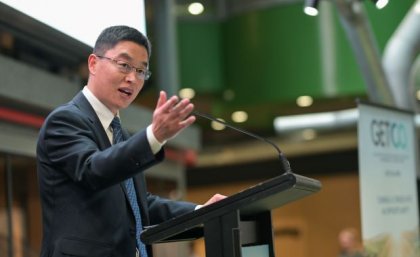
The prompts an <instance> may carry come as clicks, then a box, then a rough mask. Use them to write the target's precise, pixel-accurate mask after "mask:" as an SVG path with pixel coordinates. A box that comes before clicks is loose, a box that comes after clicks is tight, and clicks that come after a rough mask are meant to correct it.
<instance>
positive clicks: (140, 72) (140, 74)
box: [96, 55, 152, 80]
mask: <svg viewBox="0 0 420 257" xmlns="http://www.w3.org/2000/svg"><path fill="white" fill-rule="evenodd" d="M96 57H98V58H100V59H106V60H109V61H111V62H113V63H114V64H115V65H116V66H117V68H118V69H119V70H120V71H121V72H122V73H124V74H129V73H130V72H132V71H134V72H135V73H136V76H137V78H138V79H141V80H148V79H149V78H150V76H151V75H152V72H150V71H149V70H147V69H141V68H136V67H134V66H132V65H130V64H128V63H126V62H124V61H121V60H116V59H113V58H109V57H106V56H101V55H96Z"/></svg>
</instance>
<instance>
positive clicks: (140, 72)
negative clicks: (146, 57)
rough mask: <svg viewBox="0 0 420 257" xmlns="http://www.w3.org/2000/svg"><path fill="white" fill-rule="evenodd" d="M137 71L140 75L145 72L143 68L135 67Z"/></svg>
mask: <svg viewBox="0 0 420 257" xmlns="http://www.w3.org/2000/svg"><path fill="white" fill-rule="evenodd" d="M137 73H138V74H141V75H144V74H145V73H146V72H145V71H144V70H141V69H137Z"/></svg>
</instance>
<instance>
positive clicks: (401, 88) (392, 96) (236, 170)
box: [0, 0, 420, 257]
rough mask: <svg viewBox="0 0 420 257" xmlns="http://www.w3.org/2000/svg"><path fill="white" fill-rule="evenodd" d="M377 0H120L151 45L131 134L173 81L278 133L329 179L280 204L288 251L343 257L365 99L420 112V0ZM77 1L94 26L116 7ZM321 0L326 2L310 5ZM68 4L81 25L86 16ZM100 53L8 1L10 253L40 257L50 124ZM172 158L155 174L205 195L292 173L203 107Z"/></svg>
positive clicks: (229, 118) (2, 136)
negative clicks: (45, 129)
mask: <svg viewBox="0 0 420 257" xmlns="http://www.w3.org/2000/svg"><path fill="white" fill-rule="evenodd" d="M16 2H19V1H16ZM376 2H378V1H370V0H369V1H368V0H365V1H359V0H320V1H308V0H307V1H302V0H201V1H199V2H195V1H189V0H173V1H171V0H145V1H144V2H142V1H133V5H131V4H130V3H125V2H124V3H120V4H118V3H116V2H111V1H109V2H104V3H101V5H102V4H103V5H108V6H111V7H112V5H119V7H122V10H123V11H115V12H121V13H123V14H124V12H125V11H124V10H131V9H133V6H135V7H136V8H137V6H138V5H139V3H141V7H142V10H140V9H139V12H138V19H139V21H140V20H143V21H144V24H145V27H144V29H145V31H146V32H147V35H148V37H149V39H150V41H151V43H152V55H151V66H150V69H151V71H152V74H153V75H152V77H151V79H150V80H149V81H147V83H146V86H145V88H144V89H143V91H142V92H141V93H140V95H139V96H138V97H137V99H136V100H135V103H134V105H133V106H132V107H130V108H128V109H127V110H126V111H125V112H123V113H122V118H123V122H124V124H125V125H126V126H127V128H128V129H130V130H131V131H132V132H134V131H137V130H138V129H140V128H142V127H145V126H147V124H149V123H150V120H151V113H152V111H153V108H154V106H155V104H156V101H157V96H158V92H159V91H160V90H165V91H167V92H168V93H169V94H171V95H173V94H176V95H179V96H181V97H185V98H190V99H191V101H192V102H193V103H194V104H195V107H196V110H197V111H199V112H201V113H204V114H209V115H211V116H212V117H214V118H217V119H221V120H223V121H225V122H227V123H228V124H232V125H233V126H236V127H239V128H241V129H245V130H247V131H250V132H252V133H255V134H257V135H259V136H261V137H263V138H265V139H267V140H270V141H271V142H273V143H274V144H275V145H277V146H278V147H279V148H280V149H281V150H282V151H283V152H284V154H285V155H286V156H287V157H288V159H289V161H290V163H291V167H292V170H293V171H294V172H295V173H298V174H301V175H304V176H308V177H311V178H315V179H318V180H320V181H321V182H322V184H323V188H322V190H321V191H320V192H319V193H317V194H315V195H313V196H310V197H308V198H305V199H303V200H300V201H297V202H294V203H291V204H288V205H286V206H283V207H281V208H279V209H276V210H275V211H273V214H272V215H273V224H274V225H273V233H274V236H275V248H276V256H282V257H288V256H294V257H309V256H311V257H317V256H319V257H334V256H338V252H339V244H338V234H339V231H340V230H341V229H343V228H347V227H354V228H356V229H360V226H361V224H360V206H359V204H360V200H359V181H358V158H357V131H356V122H357V117H356V116H354V110H355V108H356V107H357V100H358V99H359V100H362V101H367V100H369V101H372V102H375V103H379V104H386V105H390V106H394V107H399V108H403V109H407V110H410V111H413V112H417V110H418V106H417V105H418V97H419V98H420V94H419V93H418V92H417V91H418V89H419V88H420V61H419V60H420V58H419V51H420V50H419V49H420V40H419V39H420V35H419V31H420V22H419V16H420V1H414V0H403V1H396V0H389V3H388V4H387V5H386V6H385V7H384V8H382V9H379V8H378V7H377V6H376ZM71 5H72V6H75V8H76V10H80V12H81V13H82V12H87V13H89V14H90V19H89V21H88V22H87V23H86V26H87V27H88V26H90V25H91V24H95V22H96V20H97V19H98V20H99V19H103V18H105V19H106V17H110V16H109V15H108V16H107V15H105V14H103V13H101V12H99V11H97V10H96V9H95V7H94V6H93V7H92V6H90V5H89V4H88V3H83V2H80V3H79V2H77V1H76V2H74V3H73V2H72V3H71ZM309 6H312V7H316V11H317V12H315V13H310V14H312V15H308V14H306V13H305V12H304V7H309ZM33 8H35V9H37V8H39V9H48V5H47V4H46V3H43V2H42V1H40V4H39V5H38V6H36V7H33ZM82 10H83V11H82ZM134 10H136V9H135V8H134ZM312 11H314V10H312ZM69 12H70V11H69ZM70 13H71V14H72V15H73V18H72V19H69V20H68V25H69V26H70V27H71V26H72V23H73V22H74V20H77V19H78V18H79V17H78V11H75V12H74V11H71V12H70ZM314 14H315V16H313V15H314ZM111 16H112V14H111ZM97 35H98V34H96V35H93V38H96V37H97ZM91 51H92V46H91V45H89V44H88V43H86V42H82V41H80V40H79V39H76V38H74V37H73V36H70V35H67V34H65V33H64V32H62V31H60V30H58V29H56V28H54V27H52V26H51V24H46V23H44V22H43V21H40V20H38V19H36V18H34V17H31V16H29V15H27V14H26V13H24V12H22V11H20V10H17V9H15V8H13V7H11V6H10V4H9V3H8V4H6V3H5V2H3V1H0V130H1V133H0V142H1V143H0V257H3V256H5V257H6V256H7V257H12V256H16V257H21V256H22V257H23V256H37V255H39V250H40V242H41V227H42V224H41V210H40V199H39V194H38V188H37V178H36V162H35V144H36V138H37V133H38V129H39V128H40V126H41V125H42V122H43V120H44V118H45V117H46V115H48V113H49V112H50V111H51V110H52V109H53V108H55V107H56V106H58V105H60V104H63V103H66V102H67V101H69V100H70V99H71V98H72V97H73V96H74V95H75V94H76V93H77V92H78V91H79V90H80V89H82V87H83V86H84V85H85V83H86V81H87V77H88V71H87V67H86V63H87V57H88V55H89V54H90V53H91ZM315 114H324V115H325V114H326V115H330V116H328V117H331V116H332V117H333V118H330V119H327V121H325V120H324V119H323V117H324V116H317V115H315ZM166 156H167V159H166V161H165V162H164V163H163V164H162V165H159V166H157V167H154V168H152V169H151V170H149V171H148V172H147V178H148V186H149V189H150V191H151V192H153V193H156V194H160V195H163V196H166V197H170V198H173V199H186V200H190V201H194V202H197V203H202V202H204V201H205V200H206V199H208V198H209V197H210V196H211V195H213V194H214V193H222V194H226V195H232V194H235V193H236V192H239V191H241V190H243V189H246V188H248V187H250V186H252V185H255V184H256V183H259V182H261V181H264V180H267V179H269V178H272V177H274V176H277V175H280V174H282V172H283V171H282V170H281V167H280V164H279V161H278V153H277V152H276V150H275V149H274V148H273V147H272V146H271V145H270V144H267V143H266V142H263V141H261V140H259V139H256V138H253V137H250V136H249V135H246V134H244V133H241V132H238V131H236V130H234V129H231V128H228V127H225V126H223V125H221V124H217V123H216V124H214V123H213V122H211V121H209V120H207V119H204V118H201V117H198V120H197V122H196V124H195V125H194V126H193V127H190V128H188V129H187V130H186V131H184V132H183V133H182V134H180V135H179V136H178V137H177V138H176V139H174V140H172V141H170V142H168V145H167V147H166ZM155 250H156V252H157V254H156V255H157V256H161V257H164V256H171V257H176V256H189V255H191V256H204V243H203V241H202V240H197V241H193V242H187V243H181V244H165V245H159V246H157V247H156V249H155Z"/></svg>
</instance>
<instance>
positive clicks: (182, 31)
mask: <svg viewBox="0 0 420 257" xmlns="http://www.w3.org/2000/svg"><path fill="white" fill-rule="evenodd" d="M221 26H222V24H221V23H219V22H215V21H214V22H188V21H180V22H178V26H177V31H178V48H179V50H178V51H179V64H180V83H181V84H180V85H181V88H185V87H190V88H194V89H195V90H196V91H197V92H198V93H214V92H220V91H221V90H222V88H223V87H224V84H225V82H224V75H223V70H224V63H223V60H222V58H223V56H222V55H223V46H222V40H221V29H220V28H221Z"/></svg>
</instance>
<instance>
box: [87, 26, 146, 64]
mask: <svg viewBox="0 0 420 257" xmlns="http://www.w3.org/2000/svg"><path fill="white" fill-rule="evenodd" d="M121 41H132V42H134V43H137V44H139V45H141V46H144V47H145V48H146V51H147V54H148V55H149V58H150V54H151V45H150V42H149V39H148V38H147V37H146V36H145V35H143V34H142V33H141V32H140V31H138V30H137V29H135V28H131V27H128V26H112V27H108V28H106V29H104V30H103V31H102V32H101V34H100V35H99V37H98V39H97V40H96V43H95V47H94V48H93V53H94V54H98V55H103V54H105V52H106V51H108V50H109V49H111V48H113V47H114V46H115V45H117V44H118V43H119V42H121Z"/></svg>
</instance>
